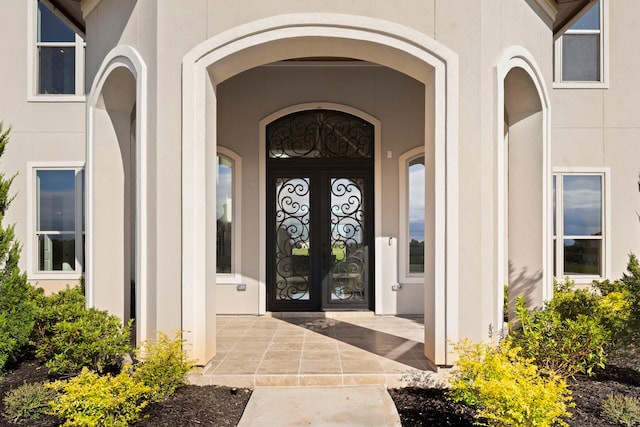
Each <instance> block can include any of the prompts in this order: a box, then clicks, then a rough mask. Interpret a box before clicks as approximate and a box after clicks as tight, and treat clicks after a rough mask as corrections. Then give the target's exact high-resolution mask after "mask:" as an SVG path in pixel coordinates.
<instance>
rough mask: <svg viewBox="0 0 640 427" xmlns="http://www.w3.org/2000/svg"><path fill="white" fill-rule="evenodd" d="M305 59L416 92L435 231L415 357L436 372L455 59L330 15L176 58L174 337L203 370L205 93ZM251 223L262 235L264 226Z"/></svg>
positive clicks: (446, 332)
mask: <svg viewBox="0 0 640 427" xmlns="http://www.w3.org/2000/svg"><path fill="white" fill-rule="evenodd" d="M301 40H303V41H304V43H301ZM256 48H259V51H260V54H259V55H256V54H255V52H256V50H255V49H256ZM390 50H391V51H393V52H394V55H390V54H389V52H390ZM308 56H343V57H350V58H355V59H360V60H364V61H368V62H372V63H377V64H380V65H383V66H387V67H389V68H391V69H395V70H398V71H400V72H402V73H404V74H406V75H408V76H410V77H413V78H414V79H416V80H418V81H420V82H422V83H424V85H425V100H426V102H427V105H429V108H428V110H429V111H428V112H426V113H425V130H424V132H425V134H424V135H425V150H428V151H427V153H428V157H429V158H430V159H432V163H431V164H429V165H428V166H427V170H428V171H429V172H430V174H432V175H431V176H430V177H429V179H430V181H428V182H433V187H432V188H431V189H430V191H429V194H428V195H429V196H430V198H431V200H434V205H433V208H432V209H430V211H429V212H426V215H427V218H430V219H432V220H433V224H434V225H436V226H435V228H434V230H435V233H434V235H433V236H431V239H432V240H431V242H430V245H431V246H432V249H431V251H432V252H430V254H429V256H430V257H432V258H430V259H428V262H429V263H430V265H433V274H431V275H430V276H429V277H425V289H430V290H431V291H430V292H425V307H426V309H425V313H426V314H425V325H428V326H427V327H425V353H426V354H427V356H428V357H429V358H430V359H431V360H432V361H433V362H434V363H436V364H439V365H446V364H448V363H450V362H451V361H452V359H451V357H452V353H451V351H452V350H451V349H450V347H449V342H455V341H456V340H457V339H458V97H459V93H458V79H459V74H458V57H457V55H456V54H455V53H454V52H453V51H451V50H450V49H448V48H447V47H445V46H444V45H442V44H440V43H439V42H437V41H436V40H434V39H433V38H431V37H429V36H427V35H425V34H423V33H421V32H419V31H416V30H414V29H411V28H409V27H405V26H403V25H399V24H396V23H392V22H389V21H385V20H381V19H374V18H369V17H364V16H355V15H342V14H332V13H299V14H287V15H278V16H273V17H269V18H265V19H261V20H258V21H254V22H251V23H248V24H244V25H240V26H238V27H235V28H232V29H230V30H228V31H225V32H222V33H220V34H217V35H215V36H214V37H212V38H210V39H208V40H206V41H204V42H202V43H200V44H199V45H197V46H196V47H194V48H193V49H192V50H191V51H190V52H188V53H187V54H186V55H185V56H184V58H183V64H182V65H183V73H182V76H183V91H182V95H183V102H182V119H183V123H182V202H183V205H182V212H183V218H182V221H183V222H182V224H183V237H182V239H183V240H182V243H183V246H182V248H183V252H182V265H183V268H182V272H183V273H182V304H183V305H182V328H183V329H187V330H190V331H192V337H193V345H192V357H195V358H196V359H198V360H199V363H206V362H207V361H208V360H209V359H210V358H211V357H213V355H214V354H215V331H208V330H207V324H206V321H207V316H209V317H210V316H212V313H211V310H212V309H213V308H212V307H207V305H206V297H207V294H206V292H207V287H206V278H207V276H208V275H207V268H211V265H210V263H209V265H207V262H206V260H207V253H206V251H207V245H206V236H204V235H203V233H202V230H204V229H206V226H207V217H206V212H205V209H204V207H205V205H204V203H205V202H204V200H206V197H205V196H208V197H211V196H212V191H211V190H207V188H206V186H205V176H206V174H205V170H206V163H205V154H207V155H211V154H210V153H211V152H215V145H216V138H217V136H216V124H215V120H216V119H215V117H216V111H215V109H216V108H219V106H216V105H215V104H216V99H215V96H216V94H215V90H212V88H213V89H215V87H216V86H217V85H218V84H220V83H221V82H223V81H224V80H226V79H228V78H230V77H233V76H234V75H237V74H239V73H241V72H243V71H246V70H248V69H251V68H254V67H257V66H260V65H265V64H269V63H273V62H277V61H280V60H284V59H287V58H293V57H308ZM207 144H209V146H208V145H207ZM260 167H263V166H262V165H261V166H260ZM213 196H215V194H213ZM259 221H260V224H261V227H263V226H264V218H260V219H259ZM263 229H264V228H263ZM264 250H265V249H264V247H263V248H262V250H261V251H262V252H264ZM262 255H263V254H262ZM262 262H263V263H264V261H262ZM261 268H264V267H263V266H261ZM261 275H262V276H263V277H264V272H261ZM261 286H264V284H263V283H262V284H261ZM264 302H265V301H260V302H259V303H260V304H264ZM207 312H208V313H207ZM209 327H210V326H209ZM207 340H209V341H208V342H207ZM212 341H213V342H212Z"/></svg>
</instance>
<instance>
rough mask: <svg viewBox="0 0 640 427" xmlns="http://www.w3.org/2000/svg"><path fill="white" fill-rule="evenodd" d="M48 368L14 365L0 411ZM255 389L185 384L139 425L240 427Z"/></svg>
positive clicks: (44, 425) (3, 422)
mask: <svg viewBox="0 0 640 427" xmlns="http://www.w3.org/2000/svg"><path fill="white" fill-rule="evenodd" d="M52 379H53V378H50V377H49V375H48V371H47V368H45V367H44V366H43V365H42V364H41V363H39V362H37V361H33V360H31V361H26V362H22V363H19V364H17V365H16V366H13V367H10V371H9V372H8V373H7V374H6V376H5V377H4V378H2V379H0V413H4V402H3V401H2V400H3V399H4V396H5V394H6V392H7V391H9V390H11V389H14V388H16V387H19V386H21V385H22V384H24V383H34V382H43V381H48V380H52ZM250 396H251V390H248V389H232V388H229V387H217V386H204V387H199V386H195V385H190V386H185V387H181V388H179V389H178V390H176V392H175V393H174V394H173V395H172V396H170V397H169V398H167V399H166V400H164V401H162V402H159V403H153V404H151V405H149V406H148V407H147V408H145V411H144V413H143V416H144V418H143V419H141V420H140V421H138V422H137V423H136V424H135V426H138V427H165V426H166V427H169V426H171V427H181V426H190V427H191V426H201V427H219V426H220V427H221V426H236V425H237V424H238V421H240V417H241V416H242V412H243V411H244V407H245V406H246V405H247V402H248V401H249V397H250ZM60 424H61V422H60V420H58V418H56V417H54V416H51V415H47V416H43V417H41V418H39V419H37V420H23V421H21V422H19V423H17V424H16V423H11V422H9V421H8V420H7V419H6V418H4V417H1V416H0V426H5V427H25V426H30V427H31V426H33V427H53V426H59V425H60Z"/></svg>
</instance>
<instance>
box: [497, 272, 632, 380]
mask: <svg viewBox="0 0 640 427" xmlns="http://www.w3.org/2000/svg"><path fill="white" fill-rule="evenodd" d="M611 302H612V301H611V300H607V299H604V298H603V297H601V296H599V295H596V294H594V293H592V292H589V291H588V290H581V289H574V288H573V284H572V283H570V282H569V283H565V284H563V285H559V286H557V287H556V292H555V294H554V297H553V298H552V299H551V301H548V302H547V303H545V307H544V308H543V309H541V310H533V311H531V310H528V309H527V308H526V307H525V305H524V300H523V299H522V298H518V299H517V300H516V317H517V319H518V322H517V323H518V328H517V329H516V330H515V331H513V333H512V334H511V335H510V336H509V338H508V340H509V341H510V342H511V344H512V345H514V346H517V347H520V348H522V352H523V355H525V356H526V357H530V358H531V359H533V360H534V362H535V363H536V365H538V366H539V367H540V368H542V369H544V370H545V371H552V372H555V373H556V374H559V375H561V376H564V377H567V376H574V375H575V374H577V373H584V374H587V375H592V374H593V373H594V369H595V368H597V367H600V368H604V365H605V363H606V355H607V351H608V350H609V349H610V347H611V345H612V337H613V336H614V335H615V334H616V333H617V332H616V331H617V328H619V327H620V326H619V325H620V324H621V322H622V318H621V314H620V313H619V312H618V311H616V309H615V307H614V305H613V304H609V303H611Z"/></svg>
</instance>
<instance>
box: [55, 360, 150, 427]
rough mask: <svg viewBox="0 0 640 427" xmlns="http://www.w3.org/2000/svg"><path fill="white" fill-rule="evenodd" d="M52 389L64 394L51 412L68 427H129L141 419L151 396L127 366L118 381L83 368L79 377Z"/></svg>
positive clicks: (118, 376) (57, 383)
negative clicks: (141, 414) (140, 415)
mask: <svg viewBox="0 0 640 427" xmlns="http://www.w3.org/2000/svg"><path fill="white" fill-rule="evenodd" d="M49 387H51V388H52V389H54V390H57V391H61V392H62V393H61V394H60V395H59V397H58V399H57V400H55V401H54V402H52V403H51V408H52V411H53V413H54V414H55V415H57V416H58V417H59V418H62V419H64V420H65V422H64V424H63V426H69V427H71V426H78V427H96V426H100V427H126V426H128V425H129V424H130V423H133V422H134V421H135V420H137V419H138V417H139V414H140V411H142V410H143V409H144V408H145V406H147V404H148V403H149V401H148V396H149V393H150V392H151V389H150V388H149V387H148V386H146V385H144V384H142V383H141V382H139V381H136V380H135V379H134V378H133V377H132V376H131V374H129V372H128V366H125V369H123V370H122V372H121V373H120V374H118V375H117V376H115V377H113V376H110V375H105V376H99V375H98V374H96V373H94V372H91V371H90V370H88V369H87V368H83V369H82V372H80V375H78V376H77V377H74V378H71V379H70V380H68V381H56V382H54V383H51V384H50V385H49Z"/></svg>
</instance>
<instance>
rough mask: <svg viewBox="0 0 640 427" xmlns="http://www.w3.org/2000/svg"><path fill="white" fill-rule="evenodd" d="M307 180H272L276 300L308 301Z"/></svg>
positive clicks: (308, 223)
mask: <svg viewBox="0 0 640 427" xmlns="http://www.w3.org/2000/svg"><path fill="white" fill-rule="evenodd" d="M309 192H310V179H309V178H277V179H276V194H275V197H276V212H275V221H276V227H275V231H276V239H275V240H276V247H275V262H276V268H275V274H276V283H275V291H276V295H275V297H276V300H308V299H309V274H310V269H311V261H310V253H311V252H310V251H311V247H310V232H309V231H310V230H309V227H310V206H309V199H310V197H309Z"/></svg>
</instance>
